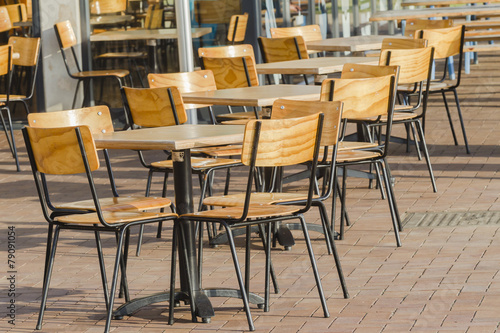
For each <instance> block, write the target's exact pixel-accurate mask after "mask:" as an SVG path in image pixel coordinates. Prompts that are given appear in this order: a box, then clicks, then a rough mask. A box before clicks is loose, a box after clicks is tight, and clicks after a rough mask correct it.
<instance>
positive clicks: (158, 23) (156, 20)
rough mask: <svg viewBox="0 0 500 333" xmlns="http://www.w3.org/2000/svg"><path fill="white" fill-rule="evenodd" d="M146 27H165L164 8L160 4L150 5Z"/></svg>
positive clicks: (145, 22)
mask: <svg viewBox="0 0 500 333" xmlns="http://www.w3.org/2000/svg"><path fill="white" fill-rule="evenodd" d="M144 27H145V28H146V29H160V28H163V8H162V7H161V6H160V5H149V7H148V11H147V12H146V19H145V21H144Z"/></svg>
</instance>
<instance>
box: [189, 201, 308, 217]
mask: <svg viewBox="0 0 500 333" xmlns="http://www.w3.org/2000/svg"><path fill="white" fill-rule="evenodd" d="M302 208H303V207H301V206H292V205H290V206H287V205H267V204H266V205H258V204H251V205H250V206H249V208H248V216H247V220H248V219H258V218H266V217H272V216H288V215H291V214H294V213H296V212H298V211H299V210H300V209H302ZM242 209H243V207H228V208H220V209H213V210H205V211H201V212H196V213H190V214H185V215H182V217H187V218H189V217H196V218H197V219H198V218H200V217H206V218H214V219H217V218H220V219H238V218H240V217H241V214H242Z"/></svg>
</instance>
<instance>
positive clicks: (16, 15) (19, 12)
mask: <svg viewBox="0 0 500 333" xmlns="http://www.w3.org/2000/svg"><path fill="white" fill-rule="evenodd" d="M3 7H5V9H7V12H8V13H9V18H10V21H11V22H12V23H15V22H26V21H28V13H27V12H26V5H25V4H24V3H19V4H15V5H7V6H3Z"/></svg>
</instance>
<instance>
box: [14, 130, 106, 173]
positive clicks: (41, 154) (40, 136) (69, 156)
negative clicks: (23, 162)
mask: <svg viewBox="0 0 500 333" xmlns="http://www.w3.org/2000/svg"><path fill="white" fill-rule="evenodd" d="M78 132H79V133H80V134H81V139H82V144H83V146H84V147H85V152H86V155H87V159H88V162H89V166H90V170H91V171H93V170H96V169H98V168H99V158H98V156H97V151H96V149H95V144H94V139H93V138H92V133H91V132H90V128H89V127H88V126H78V127H74V126H71V127H52V128H36V127H29V126H27V127H25V128H24V129H23V133H24V139H25V143H26V148H27V150H28V155H29V156H30V162H31V166H32V168H33V171H34V172H36V171H38V172H41V173H44V174H51V175H69V174H78V173H85V172H86V169H85V164H84V160H83V158H82V153H81V150H80V143H79V138H78V134H77V133H78Z"/></svg>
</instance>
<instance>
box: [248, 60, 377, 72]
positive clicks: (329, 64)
mask: <svg viewBox="0 0 500 333" xmlns="http://www.w3.org/2000/svg"><path fill="white" fill-rule="evenodd" d="M348 63H355V64H367V65H378V58H373V57H319V58H309V59H300V60H290V61H279V62H271V63H267V64H258V65H257V73H258V74H311V75H323V74H331V73H338V72H341V71H342V68H343V67H344V64H348Z"/></svg>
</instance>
